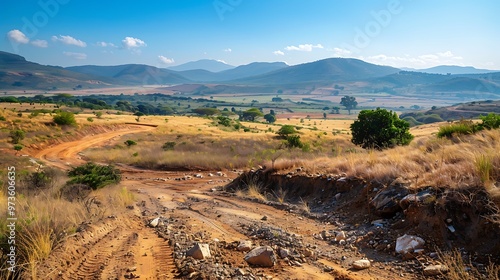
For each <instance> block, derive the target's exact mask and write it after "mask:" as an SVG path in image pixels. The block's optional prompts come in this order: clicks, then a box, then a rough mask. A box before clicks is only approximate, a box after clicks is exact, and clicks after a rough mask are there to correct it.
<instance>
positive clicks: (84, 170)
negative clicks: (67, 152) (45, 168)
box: [68, 162, 121, 190]
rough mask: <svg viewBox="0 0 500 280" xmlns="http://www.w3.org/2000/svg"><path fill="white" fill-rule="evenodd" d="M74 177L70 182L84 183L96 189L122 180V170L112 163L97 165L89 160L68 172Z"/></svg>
mask: <svg viewBox="0 0 500 280" xmlns="http://www.w3.org/2000/svg"><path fill="white" fill-rule="evenodd" d="M68 176H69V177H71V178H72V179H71V180H70V181H69V182H68V184H84V185H87V186H89V187H91V188H92V189H94V190H96V189H99V188H102V187H104V186H106V185H109V184H114V183H118V182H120V180H121V175H120V170H118V169H116V168H114V167H113V166H112V165H97V164H95V163H92V162H89V163H86V164H84V165H81V166H78V167H75V168H73V169H72V170H70V171H69V172H68Z"/></svg>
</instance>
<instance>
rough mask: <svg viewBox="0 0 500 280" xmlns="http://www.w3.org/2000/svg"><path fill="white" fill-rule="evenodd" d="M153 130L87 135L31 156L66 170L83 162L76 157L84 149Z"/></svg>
mask: <svg viewBox="0 0 500 280" xmlns="http://www.w3.org/2000/svg"><path fill="white" fill-rule="evenodd" d="M153 129H154V127H150V126H129V127H126V128H123V129H120V130H115V131H110V132H106V133H101V134H95V135H87V136H85V137H83V138H82V139H80V140H77V141H71V142H65V143H61V144H58V145H55V146H51V147H48V148H46V149H43V150H40V151H38V152H36V153H35V154H34V155H33V156H34V157H35V158H38V159H41V160H43V161H45V162H46V163H47V164H48V165H51V166H54V167H57V168H60V169H62V170H68V169H69V168H70V166H72V165H78V164H82V163H84V162H85V161H84V160H82V159H81V158H80V157H79V156H78V153H79V152H81V151H83V150H85V149H88V148H90V147H96V146H99V145H101V144H103V143H105V142H106V141H109V140H111V139H113V138H115V137H119V136H121V135H124V134H133V133H139V132H144V131H148V130H153Z"/></svg>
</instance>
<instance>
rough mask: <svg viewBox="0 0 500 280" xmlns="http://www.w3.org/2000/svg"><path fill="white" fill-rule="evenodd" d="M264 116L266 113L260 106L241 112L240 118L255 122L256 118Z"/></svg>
mask: <svg viewBox="0 0 500 280" xmlns="http://www.w3.org/2000/svg"><path fill="white" fill-rule="evenodd" d="M262 116H264V114H262V112H261V111H260V110H259V109H258V108H250V109H248V110H246V111H244V112H243V113H242V114H241V116H240V119H241V120H246V121H251V122H253V121H255V118H257V117H262Z"/></svg>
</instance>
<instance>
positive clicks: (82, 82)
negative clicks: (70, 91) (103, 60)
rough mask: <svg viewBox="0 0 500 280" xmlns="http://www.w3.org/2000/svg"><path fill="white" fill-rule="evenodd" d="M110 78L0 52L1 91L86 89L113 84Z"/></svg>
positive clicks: (113, 81)
mask: <svg viewBox="0 0 500 280" xmlns="http://www.w3.org/2000/svg"><path fill="white" fill-rule="evenodd" d="M115 82H116V81H115V80H114V79H112V78H106V77H102V76H95V75H90V74H85V73H77V72H73V71H70V70H67V69H64V68H62V67H57V66H46V65H40V64H38V63H33V62H29V61H26V59H25V58H24V57H22V56H19V55H16V54H11V53H7V52H2V51H0V88H1V89H42V90H52V89H55V88H76V87H78V88H88V87H96V86H99V87H102V86H106V85H111V84H114V83H115Z"/></svg>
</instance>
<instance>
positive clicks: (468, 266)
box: [438, 249, 500, 280]
mask: <svg viewBox="0 0 500 280" xmlns="http://www.w3.org/2000/svg"><path fill="white" fill-rule="evenodd" d="M438 255H439V260H440V262H441V263H442V264H443V265H445V266H446V267H447V268H448V272H446V273H443V275H444V276H445V277H446V279H449V280H470V279H479V280H499V279H500V265H498V264H495V263H493V262H491V261H490V262H489V264H488V265H487V266H485V267H483V268H482V269H481V270H479V269H478V268H477V267H475V266H474V265H473V264H472V262H471V261H466V260H464V258H463V257H462V254H461V253H460V251H458V250H457V249H455V250H453V251H451V252H441V251H439V250H438Z"/></svg>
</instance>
